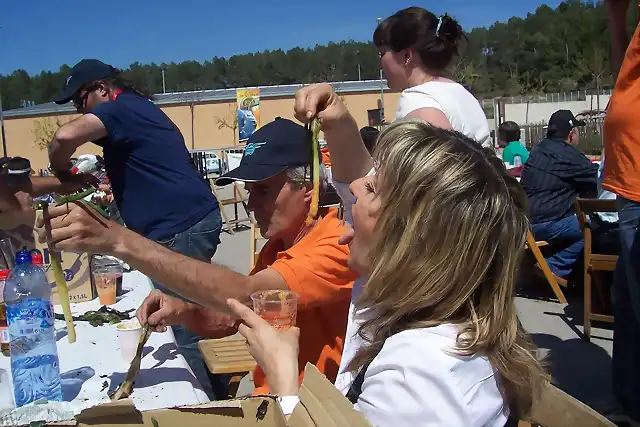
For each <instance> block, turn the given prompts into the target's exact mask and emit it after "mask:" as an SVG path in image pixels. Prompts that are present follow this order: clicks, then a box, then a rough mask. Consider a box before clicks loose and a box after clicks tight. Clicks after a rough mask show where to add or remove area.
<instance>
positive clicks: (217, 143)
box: [5, 92, 400, 172]
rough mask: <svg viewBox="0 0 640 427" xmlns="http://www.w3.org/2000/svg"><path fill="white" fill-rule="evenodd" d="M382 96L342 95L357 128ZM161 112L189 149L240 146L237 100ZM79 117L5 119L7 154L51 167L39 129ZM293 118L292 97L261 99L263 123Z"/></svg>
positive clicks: (392, 97) (388, 100)
mask: <svg viewBox="0 0 640 427" xmlns="http://www.w3.org/2000/svg"><path fill="white" fill-rule="evenodd" d="M399 97H400V94H399V93H385V96H384V101H385V118H386V120H387V121H392V120H393V117H394V114H395V110H396V106H397V103H398V99H399ZM379 99H380V93H379V92H375V93H373V92H372V93H358V94H348V95H344V96H343V100H344V101H345V102H346V104H347V108H349V110H350V111H351V113H352V114H353V116H354V118H355V119H356V121H357V123H358V126H360V127H362V126H366V125H367V120H368V119H367V110H371V109H375V108H377V106H378V100H379ZM161 108H162V110H163V111H164V112H165V113H166V114H167V116H169V118H171V120H173V122H174V123H175V124H176V126H178V128H179V129H180V131H181V132H182V134H183V136H184V140H185V144H186V146H187V148H188V149H189V150H193V149H196V150H203V149H216V148H226V147H232V146H234V145H237V140H238V137H237V129H236V130H235V131H234V130H233V129H232V128H231V127H230V126H233V122H234V117H235V115H236V103H235V101H220V102H208V103H200V104H196V105H194V107H193V116H192V114H191V107H190V106H189V105H177V106H162V107H161ZM77 116H78V115H77V114H65V115H60V116H55V115H54V116H40V117H24V118H16V117H6V118H5V131H6V136H7V155H9V156H12V157H13V156H20V157H25V158H28V159H29V160H30V161H31V164H32V167H33V169H34V170H35V171H36V172H37V171H39V170H40V169H45V168H46V167H47V165H48V159H47V150H46V149H44V148H40V147H39V146H38V144H37V142H36V140H37V138H36V129H37V128H38V127H41V126H42V124H43V123H45V122H49V123H55V122H56V121H59V122H60V123H66V122H68V121H70V120H73V119H74V118H76V117H77ZM278 116H280V117H283V118H289V119H293V97H282V98H263V99H261V100H260V121H261V123H262V124H265V123H269V122H270V121H272V120H274V119H275V118H276V117H278ZM101 152H102V149H101V148H100V147H98V146H96V145H93V144H85V145H83V146H82V147H80V149H78V151H77V152H76V155H79V154H87V153H91V154H101Z"/></svg>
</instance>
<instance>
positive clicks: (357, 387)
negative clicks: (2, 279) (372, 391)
mask: <svg viewBox="0 0 640 427" xmlns="http://www.w3.org/2000/svg"><path fill="white" fill-rule="evenodd" d="M368 367H369V363H367V364H366V365H364V366H363V367H362V368H361V369H360V372H358V375H356V377H355V379H354V380H353V382H352V383H351V387H349V391H348V392H347V399H349V402H351V403H353V404H354V405H355V404H356V402H357V401H358V399H359V398H360V395H361V394H362V383H363V382H364V376H365V375H366V374H367V368H368Z"/></svg>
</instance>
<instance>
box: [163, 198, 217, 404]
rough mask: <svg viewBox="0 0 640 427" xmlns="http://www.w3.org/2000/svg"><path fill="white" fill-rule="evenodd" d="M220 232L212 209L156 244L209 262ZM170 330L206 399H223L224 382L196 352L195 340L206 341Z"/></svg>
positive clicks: (168, 291)
mask: <svg viewBox="0 0 640 427" xmlns="http://www.w3.org/2000/svg"><path fill="white" fill-rule="evenodd" d="M221 230H222V218H221V216H220V211H219V210H218V209H215V210H213V211H211V212H210V213H209V214H207V216H205V217H204V218H203V219H201V220H200V222H198V223H197V224H195V225H194V226H192V227H191V228H189V229H187V230H185V231H183V232H181V233H178V234H176V235H175V236H173V237H171V238H169V239H165V240H160V241H158V243H160V244H162V245H164V246H166V247H167V248H169V249H172V250H174V251H176V252H179V253H181V254H183V255H186V256H189V257H191V258H195V259H197V260H200V261H202V262H206V263H210V262H211V258H212V257H213V255H214V254H215V253H216V249H217V247H218V244H219V243H220V231H221ZM153 285H154V286H155V288H156V289H159V290H161V291H162V292H164V293H165V294H168V295H171V296H175V297H178V298H181V299H183V300H186V299H185V298H183V297H182V296H180V295H178V294H177V293H176V292H174V291H172V290H171V289H169V288H167V287H166V286H163V285H162V284H160V283H157V282H154V283H153ZM171 329H172V330H173V334H174V335H175V337H176V342H177V344H178V349H179V351H180V354H182V356H183V357H184V358H185V359H186V361H187V363H188V364H189V366H190V367H191V370H192V371H193V373H194V374H195V376H196V378H197V379H198V381H199V382H200V384H201V385H202V389H203V390H204V392H205V393H207V396H208V397H209V399H211V400H216V398H217V399H226V397H227V394H226V391H227V388H228V379H226V378H222V377H220V376H213V375H211V373H210V372H209V369H207V366H206V364H205V362H204V358H203V357H202V353H200V350H199V349H198V341H200V340H203V339H206V338H205V337H202V336H199V335H196V334H194V333H193V332H191V331H189V330H187V329H185V328H184V327H182V326H172V327H171Z"/></svg>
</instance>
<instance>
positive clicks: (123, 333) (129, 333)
mask: <svg viewBox="0 0 640 427" xmlns="http://www.w3.org/2000/svg"><path fill="white" fill-rule="evenodd" d="M116 331H117V332H118V344H119V345H120V353H121V355H122V358H123V359H124V360H125V361H126V362H128V363H130V362H131V361H132V360H133V358H134V357H135V356H136V350H137V349H138V341H140V336H141V335H142V326H140V323H138V321H137V320H136V319H133V320H125V321H124V322H120V323H118V324H117V325H116Z"/></svg>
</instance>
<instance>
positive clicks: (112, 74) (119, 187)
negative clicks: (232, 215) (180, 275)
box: [49, 59, 222, 397]
mask: <svg viewBox="0 0 640 427" xmlns="http://www.w3.org/2000/svg"><path fill="white" fill-rule="evenodd" d="M69 101H73V103H74V105H75V107H76V109H77V110H78V112H79V113H81V114H83V115H82V116H81V117H79V118H77V119H75V120H73V121H71V122H69V123H67V124H65V125H64V126H62V127H61V128H60V129H59V130H58V131H57V132H56V134H55V136H54V138H53V140H52V141H51V145H50V151H49V160H50V162H51V169H52V170H53V171H54V174H55V175H56V176H57V177H58V178H60V180H61V181H63V182H64V181H65V180H67V179H69V178H70V174H71V173H70V168H71V163H70V161H69V160H70V158H71V157H72V155H73V153H74V151H75V150H76V149H77V148H78V147H80V146H81V145H83V144H86V143H88V142H93V143H94V144H96V145H99V146H100V147H102V149H103V150H104V162H105V167H106V170H107V175H108V176H109V180H110V182H111V187H112V190H113V195H114V199H115V202H116V204H117V206H118V209H119V211H120V214H121V217H122V219H123V221H124V223H125V224H126V226H127V227H128V228H129V229H131V230H133V231H135V232H137V233H139V234H141V235H143V236H145V237H147V238H149V239H152V240H155V241H156V242H158V243H161V244H163V245H164V246H167V247H169V248H171V249H173V250H175V251H177V252H180V253H182V254H184V255H187V256H190V257H192V258H195V259H198V260H201V261H204V262H210V261H211V258H212V257H213V254H214V253H215V251H216V247H217V246H218V244H219V243H220V240H219V235H220V230H221V228H222V220H221V217H220V209H219V205H218V202H217V200H216V198H215V197H214V195H213V193H212V192H211V189H210V188H209V185H208V184H207V182H206V181H205V180H204V179H202V177H201V176H200V175H199V173H198V171H197V170H196V168H195V166H194V165H193V163H192V161H191V157H190V155H189V152H188V151H187V148H186V146H185V143H184V138H183V137H182V134H181V133H180V130H179V129H178V128H177V126H176V125H175V124H174V123H173V122H172V121H171V120H170V119H169V117H167V115H166V114H164V113H163V112H162V110H160V108H158V107H157V106H156V105H155V104H154V103H153V102H152V101H151V100H150V96H148V95H147V94H146V93H144V92H142V91H141V90H139V89H137V88H135V87H134V86H133V85H131V84H130V83H129V82H127V81H126V80H124V79H123V78H122V76H121V74H120V72H119V70H117V69H115V68H113V67H112V66H110V65H107V64H105V63H103V62H100V61H98V60H95V59H83V60H82V61H80V62H79V63H78V64H76V65H75V66H74V67H73V68H72V69H71V72H70V74H69V76H68V77H67V79H66V83H65V87H64V89H63V92H62V94H61V95H60V96H59V97H58V99H57V100H56V103H57V104H66V103H67V102H69ZM155 285H156V287H158V288H161V289H163V290H166V288H165V287H163V286H162V285H159V284H155ZM174 333H175V335H176V340H177V341H178V345H179V346H180V350H181V353H182V354H183V355H184V356H185V358H186V359H187V361H188V362H189V364H190V365H191V368H192V369H193V371H194V373H195V374H196V376H197V377H198V379H199V380H200V382H201V383H202V385H203V387H204V388H205V391H207V393H208V394H209V396H210V397H213V393H212V390H211V387H210V382H209V381H208V371H207V369H206V367H205V365H204V361H203V359H202V356H201V354H200V352H199V351H198V349H197V341H198V340H199V339H200V337H198V336H197V335H195V334H191V333H190V332H189V331H185V330H182V329H181V330H174Z"/></svg>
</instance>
